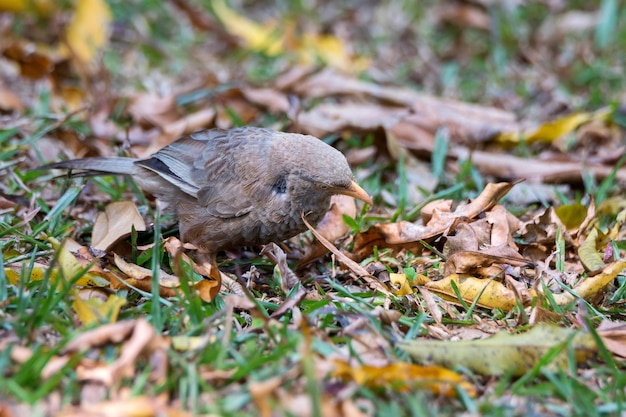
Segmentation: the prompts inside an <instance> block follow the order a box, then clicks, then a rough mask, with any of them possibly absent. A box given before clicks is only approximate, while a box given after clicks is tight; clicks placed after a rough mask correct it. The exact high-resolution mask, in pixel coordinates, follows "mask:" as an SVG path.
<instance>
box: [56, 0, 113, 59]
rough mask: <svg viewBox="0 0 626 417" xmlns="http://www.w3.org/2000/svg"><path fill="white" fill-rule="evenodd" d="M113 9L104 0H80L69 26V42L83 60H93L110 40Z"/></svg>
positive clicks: (67, 34) (74, 53) (77, 56)
mask: <svg viewBox="0 0 626 417" xmlns="http://www.w3.org/2000/svg"><path fill="white" fill-rule="evenodd" d="M111 19H112V16H111V10H110V9H109V6H108V5H107V3H106V1H104V0H78V2H77V4H76V10H75V11H74V16H73V18H72V21H71V22H70V24H69V26H68V27H67V32H66V37H67V43H68V45H69V47H70V49H71V51H72V54H73V55H74V56H76V58H78V59H79V60H80V61H81V62H83V63H88V62H90V61H92V60H93V58H94V57H95V56H96V53H97V52H98V51H99V50H100V49H101V48H102V47H103V46H105V45H106V43H107V42H108V40H109V25H110V23H111Z"/></svg>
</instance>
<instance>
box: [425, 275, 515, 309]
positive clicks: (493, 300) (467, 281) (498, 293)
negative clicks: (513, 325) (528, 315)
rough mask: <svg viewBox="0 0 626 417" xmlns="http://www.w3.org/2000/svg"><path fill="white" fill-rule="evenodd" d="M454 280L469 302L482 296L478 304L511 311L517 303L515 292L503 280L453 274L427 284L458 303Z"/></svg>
mask: <svg viewBox="0 0 626 417" xmlns="http://www.w3.org/2000/svg"><path fill="white" fill-rule="evenodd" d="M452 281H454V283H455V284H456V286H457V288H458V289H459V292H460V293H461V296H462V297H463V300H464V301H465V302H467V303H468V304H471V303H473V302H474V300H475V299H476V298H477V297H478V296H480V298H479V299H478V301H477V303H476V304H477V305H479V306H481V307H487V308H501V309H502V310H504V311H510V310H511V309H512V308H513V307H515V306H516V305H517V301H516V298H515V293H514V292H513V291H511V290H509V289H508V288H506V287H505V286H504V285H502V283H501V282H498V281H494V280H488V279H479V278H475V277H471V276H463V275H458V274H451V275H448V276H447V277H445V278H444V279H441V280H439V281H431V282H429V283H428V284H426V288H428V289H429V290H430V291H432V292H434V293H435V294H437V295H439V296H440V297H441V298H443V299H444V300H446V301H450V302H456V303H458V301H459V300H458V298H457V296H456V293H455V291H454V288H452Z"/></svg>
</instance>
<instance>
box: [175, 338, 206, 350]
mask: <svg viewBox="0 0 626 417" xmlns="http://www.w3.org/2000/svg"><path fill="white" fill-rule="evenodd" d="M210 341H215V336H211V337H209V336H173V337H172V348H174V349H176V350H178V351H181V352H189V351H192V350H198V349H202V348H204V347H205V346H206V345H207V344H208V343H209V342H210Z"/></svg>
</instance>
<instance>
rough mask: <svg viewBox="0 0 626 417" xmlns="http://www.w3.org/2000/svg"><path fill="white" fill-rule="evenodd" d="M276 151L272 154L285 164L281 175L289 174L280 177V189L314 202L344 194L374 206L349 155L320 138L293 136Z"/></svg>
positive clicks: (284, 140) (278, 180) (282, 141)
mask: <svg viewBox="0 0 626 417" xmlns="http://www.w3.org/2000/svg"><path fill="white" fill-rule="evenodd" d="M272 148H273V149H272V152H274V153H276V154H277V156H280V158H278V157H277V158H276V160H282V161H284V165H283V166H282V167H280V172H282V173H284V174H287V175H284V174H283V175H280V174H278V175H277V176H276V178H277V179H275V185H274V186H275V187H276V188H275V189H276V190H279V191H280V190H281V189H283V190H289V191H290V192H291V191H293V192H297V193H298V194H302V197H303V198H306V197H309V198H311V199H320V198H323V199H327V198H330V196H332V195H335V194H344V195H348V196H351V197H354V198H356V199H359V200H361V201H364V202H366V203H368V204H372V198H371V197H370V196H369V195H368V194H367V192H365V190H363V188H361V187H360V186H359V185H358V184H357V182H356V180H355V179H354V175H353V174H352V171H351V170H350V166H349V165H348V161H346V158H345V156H343V154H342V153H341V152H339V151H338V150H337V149H335V148H333V147H332V146H330V145H328V144H326V143H324V142H322V141H321V140H319V139H317V138H316V137H313V136H307V135H296V134H291V135H289V136H288V137H287V138H285V139H282V140H279V141H276V142H275V143H274V144H273V147H272ZM271 159H273V158H270V160H271ZM269 168H270V170H274V168H277V167H269ZM289 181H292V182H297V183H298V187H297V191H296V187H293V188H292V186H294V185H295V184H289Z"/></svg>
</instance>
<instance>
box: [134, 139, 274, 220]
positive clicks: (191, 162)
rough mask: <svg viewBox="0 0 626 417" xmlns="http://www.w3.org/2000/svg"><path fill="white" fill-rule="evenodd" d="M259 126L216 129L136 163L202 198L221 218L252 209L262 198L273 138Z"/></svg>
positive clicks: (215, 214) (180, 140) (209, 212)
mask: <svg viewBox="0 0 626 417" xmlns="http://www.w3.org/2000/svg"><path fill="white" fill-rule="evenodd" d="M264 134H266V132H265V131H264V130H261V129H250V128H248V129H244V128H242V129H232V130H219V129H212V130H207V131H203V132H198V133H194V134H192V135H190V136H186V137H184V138H181V139H179V140H177V141H176V142H174V143H172V144H171V145H169V146H167V147H165V148H163V149H161V150H160V151H158V152H157V153H156V154H154V156H153V157H152V158H150V159H148V160H145V161H139V162H137V164H138V165H140V166H142V167H144V168H147V169H150V170H152V171H154V172H156V173H157V174H159V175H160V176H161V177H163V178H164V179H166V180H167V181H169V182H170V183H172V184H174V185H176V186H177V187H178V188H180V189H181V190H182V191H183V192H185V193H186V194H189V195H190V196H193V197H195V198H197V199H198V203H199V204H200V205H201V206H204V207H206V210H207V211H208V214H210V215H212V216H215V217H220V218H232V217H239V216H243V215H245V214H247V213H249V212H250V211H251V210H252V209H253V208H254V206H255V201H256V200H258V199H262V198H263V193H264V191H263V189H264V187H265V185H264V184H263V182H262V181H260V180H259V179H260V178H261V176H262V174H263V173H264V171H265V170H266V168H265V167H266V165H267V163H266V162H265V161H266V155H267V148H268V147H269V143H268V142H269V140H266V138H264V136H263V135H264Z"/></svg>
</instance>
